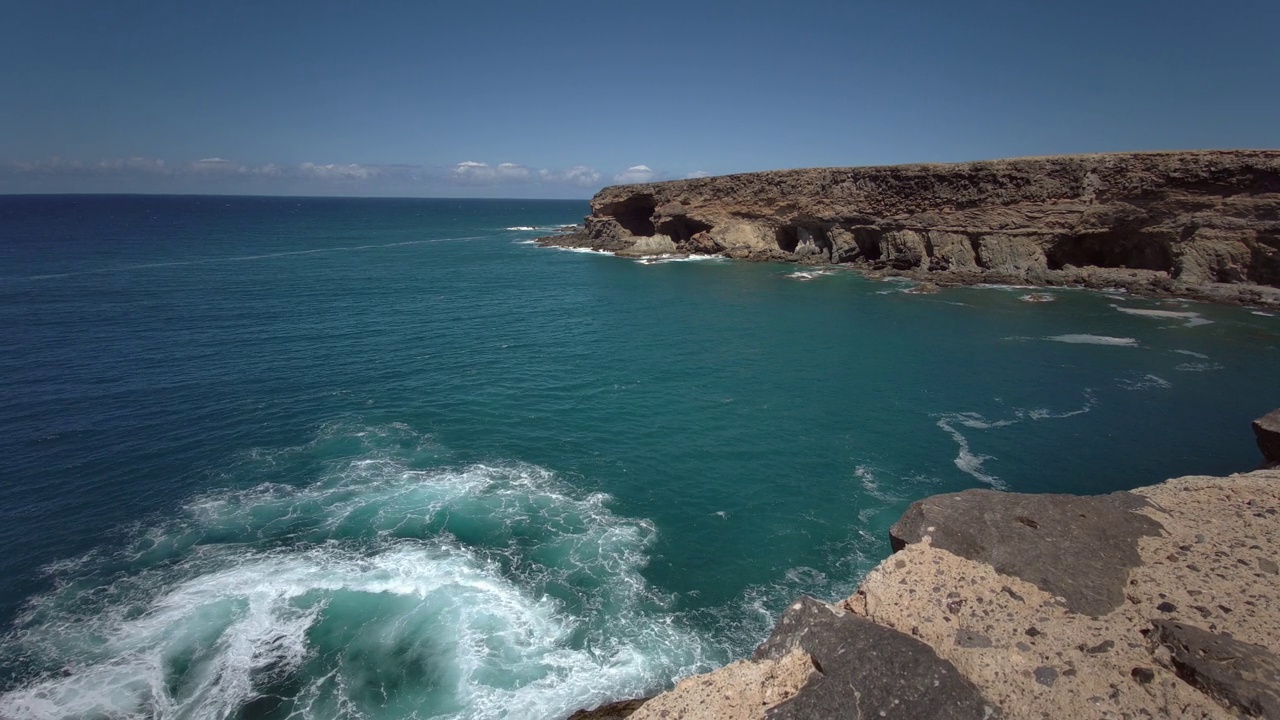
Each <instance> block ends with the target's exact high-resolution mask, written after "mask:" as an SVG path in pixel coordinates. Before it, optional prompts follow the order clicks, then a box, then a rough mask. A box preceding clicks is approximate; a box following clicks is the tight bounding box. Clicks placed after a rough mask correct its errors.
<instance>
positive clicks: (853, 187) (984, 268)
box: [542, 150, 1280, 306]
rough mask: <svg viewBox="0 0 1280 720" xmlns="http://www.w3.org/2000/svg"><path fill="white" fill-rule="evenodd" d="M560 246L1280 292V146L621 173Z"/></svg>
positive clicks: (984, 278)
mask: <svg viewBox="0 0 1280 720" xmlns="http://www.w3.org/2000/svg"><path fill="white" fill-rule="evenodd" d="M542 241H543V242H544V243H545V244H550V245H561V246H568V247H585V248H592V249H596V250H604V251H609V252H615V253H618V254H620V255H630V256H647V255H663V254H682V253H688V254H712V255H724V256H728V257H734V258H743V259H749V260H786V261H793V262H805V263H815V264H826V263H835V264H847V265H850V266H852V267H855V268H859V269H862V270H865V271H869V272H873V273H883V274H894V275H904V276H908V277H914V278H918V279H921V280H929V281H931V282H934V283H936V284H939V285H948V284H977V283H1015V284H1036V285H1048V286H1054V285H1060V286H1068V285H1071V286H1083V287H1121V288H1126V289H1128V290H1130V291H1132V292H1135V293H1141V294H1146V295H1156V296H1179V297H1190V298H1197V299H1204V300H1213V301H1227V302H1238V303H1243V304H1253V305H1266V306H1280V289H1278V288H1280V151H1276V150H1256V151H1250V150H1223V151H1197V152H1161V153H1107V154H1095V155H1072V156H1061V157H1044V158H1020V159H1013V160H994V161H988V162H973V163H960V164H952V165H898V166H892V167H864V168H818V169H809V170H778V171H773V172H761V173H747V174H741V175H726V176H722V177H711V178H699V179H694V180H677V181H671V182H661V183H648V184H641V185H622V186H614V187H607V188H605V189H603V190H601V191H600V192H599V193H598V194H596V196H595V197H594V198H593V199H592V200H591V215H590V216H588V217H587V218H586V221H585V224H584V225H583V226H582V227H581V228H579V229H577V230H576V231H574V232H571V233H566V234H563V235H559V236H555V237H550V238H543V239H542Z"/></svg>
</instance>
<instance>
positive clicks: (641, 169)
mask: <svg viewBox="0 0 1280 720" xmlns="http://www.w3.org/2000/svg"><path fill="white" fill-rule="evenodd" d="M656 174H657V173H655V172H654V171H653V168H650V167H649V166H648V165H632V166H631V167H629V168H627V169H626V170H623V171H622V172H620V173H618V174H617V175H614V176H613V181H614V182H619V183H623V184H627V185H629V184H631V183H643V182H649V181H650V180H652V179H653V177H654V175H656Z"/></svg>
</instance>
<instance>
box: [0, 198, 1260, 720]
mask: <svg viewBox="0 0 1280 720" xmlns="http://www.w3.org/2000/svg"><path fill="white" fill-rule="evenodd" d="M587 210H588V208H587V206H586V203H584V202H580V201H522V200H509V201H507V200H504V201H497V200H415V199H299V198H248V197H161V196H103V197H95V196H66V197H35V196H30V197H23V196H12V197H0V341H2V346H3V352H0V384H2V385H3V393H2V394H0V577H3V578H4V580H5V582H4V583H3V584H2V585H0V633H2V636H0V637H2V639H0V716H3V717H6V718H106V717H112V718H134V717H137V718H317V719H321V718H435V717H441V718H496V717H503V718H557V717H563V716H565V715H567V714H568V713H570V712H572V711H573V710H575V709H578V708H581V707H590V706H594V705H596V704H599V703H601V702H603V701H607V700H614V699H621V698H627V697H634V696H639V695H644V694H648V693H652V692H654V691H657V690H660V689H662V688H664V687H666V686H668V685H670V684H671V683H672V682H673V680H674V679H676V678H679V677H682V676H685V675H688V674H690V673H695V672H700V671H705V670H709V669H712V668H714V667H717V666H719V665H721V664H723V663H725V662H728V661H730V660H732V659H735V658H739V657H743V656H745V655H746V654H748V653H749V652H750V650H751V649H752V647H753V646H754V645H755V644H756V643H758V642H760V641H761V640H762V639H763V638H764V637H765V636H766V635H767V633H768V632H769V629H770V627H771V625H772V622H773V619H774V618H775V617H776V616H777V615H778V613H779V612H780V611H781V609H782V608H783V607H785V605H786V603H787V602H788V601H789V600H791V599H793V598H794V597H796V596H798V595H800V594H810V595H813V596H815V597H818V598H821V599H825V600H835V599H838V598H841V597H843V596H845V595H847V594H848V593H849V592H851V591H852V589H853V588H854V586H855V585H856V584H857V582H858V580H859V578H860V577H861V575H862V574H864V573H865V572H866V571H867V570H869V569H870V568H871V567H873V566H874V565H875V564H876V563H877V562H878V561H879V560H881V559H883V558H884V557H886V556H887V555H888V553H889V544H888V536H887V531H888V528H889V526H890V525H891V524H892V523H893V521H894V520H896V519H897V517H898V516H899V514H900V513H901V512H902V511H903V510H904V509H905V508H906V506H907V505H908V504H909V503H911V502H912V501H913V500H916V499H919V498H921V497H924V496H926V495H930V494H935V493H941V492H950V491H957V490H962V489H965V488H973V487H997V488H1003V489H1009V490H1015V491H1025V492H1072V493H1102V492H1110V491H1114V490H1122V489H1126V488H1132V487H1137V486H1141V485H1147V484H1152V483H1155V482H1159V481H1160V480H1163V479H1165V478H1168V477H1175V476H1178V475H1186V474H1227V473H1231V472H1236V471H1244V470H1249V469H1252V468H1254V467H1255V466H1257V465H1258V463H1259V462H1260V455H1259V454H1258V452H1257V449H1256V448H1255V447H1254V445H1253V440H1252V437H1251V435H1250V433H1249V428H1248V422H1249V420H1251V419H1252V418H1254V417H1256V416H1258V415H1261V414H1263V413H1265V412H1267V411H1269V410H1272V409H1274V408H1275V407H1277V406H1280V380H1277V377H1280V376H1278V375H1277V372H1276V370H1277V367H1280V365H1278V361H1280V318H1276V317H1273V316H1271V315H1268V314H1263V313H1261V312H1259V311H1252V310H1250V309H1248V308H1237V307H1219V306H1204V305H1195V304H1189V303H1183V302H1157V301H1150V300H1143V299H1137V298H1131V297H1128V296H1125V295H1123V294H1109V293H1097V292H1085V291H1077V290H1057V291H1047V292H1048V293H1049V294H1050V295H1051V297H1052V298H1053V301H1052V302H1040V303H1031V302H1026V301H1024V299H1023V298H1024V296H1026V295H1027V294H1028V293H1030V292H1033V291H1032V290H1029V289H1026V288H1007V287H993V288H962V289H949V290H943V291H942V292H939V293H936V294H912V293H907V292H904V291H905V290H906V289H908V288H909V284H908V283H902V282H883V281H876V280H871V279H867V278H863V277H860V276H858V275H856V274H854V273H852V272H846V271H840V270H832V269H822V268H806V267H802V266H796V265H785V264H753V263H745V262H735V261H725V260H708V259H701V260H676V259H672V260H670V261H662V262H638V261H634V260H626V259H621V258H615V257H611V256H608V255H605V254H601V253H591V252H571V251H564V250H558V249H553V248H541V247H537V246H535V245H533V244H532V242H531V241H532V238H534V237H537V236H539V235H544V234H547V233H548V232H549V231H550V229H553V228H555V227H556V226H559V225H563V224H566V223H573V222H576V221H578V220H580V219H581V217H582V216H583V215H584V214H585V213H586V212H587ZM1037 292H1038V291H1037Z"/></svg>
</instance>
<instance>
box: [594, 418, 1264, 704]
mask: <svg viewBox="0 0 1280 720" xmlns="http://www.w3.org/2000/svg"><path fill="white" fill-rule="evenodd" d="M1254 432H1255V433H1256V434H1257V437H1258V445H1259V447H1260V448H1262V450H1263V454H1264V456H1265V457H1266V467H1265V468H1264V469H1262V470H1258V471H1255V472H1250V473H1244V474H1239V475H1232V476H1230V477H1225V478H1216V477H1184V478H1178V479H1176V480H1169V481H1167V482H1164V483H1161V484H1159V485H1153V486H1151V487H1144V488H1138V489H1137V490H1133V491H1131V492H1118V493H1112V494H1110V495H1102V496H1093V497H1084V496H1075V495H1030V494H1020V493H1004V492H995V491H990V490H967V491H964V492H959V493H950V494H946V495H937V496H934V497H929V498H926V499H924V500H921V501H919V502H917V503H915V504H913V505H911V507H910V508H909V509H908V510H907V511H906V513H905V514H904V515H903V516H902V518H901V519H900V520H899V521H898V522H897V523H896V524H895V525H894V526H893V528H892V530H891V531H890V534H891V537H892V541H893V547H894V550H895V552H894V554H893V555H891V556H890V557H889V558H888V559H886V560H885V561H884V562H882V563H880V565H879V566H878V567H877V568H876V569H875V570H873V571H872V572H871V573H870V574H869V575H867V577H866V578H865V579H864V580H863V582H862V584H861V585H860V586H859V588H858V590H857V592H855V593H854V594H853V595H852V596H851V597H849V598H848V599H846V600H844V601H842V602H839V603H836V604H827V603H824V602H820V601H818V600H815V599H813V598H808V597H804V598H800V599H799V600H797V601H795V602H794V603H792V604H791V606H790V607H788V608H787V610H786V612H785V613H784V614H783V616H782V618H781V619H780V620H779V621H778V623H777V626H776V627H775V629H774V631H773V634H772V635H771V636H770V637H769V639H768V640H766V641H765V642H764V644H762V645H761V646H760V647H759V648H757V649H756V652H755V654H754V655H753V656H752V658H751V659H749V660H741V661H738V662H735V663H733V664H731V665H728V666H726V667H723V668H721V669H719V670H716V671H714V672H711V673H708V674H706V675H698V676H694V677H690V678H686V679H685V680H682V681H681V682H680V683H679V684H677V685H676V686H675V688H674V689H672V690H670V691H668V692H665V693H663V694H661V695H658V696H656V697H654V698H650V699H647V700H643V699H641V700H631V701H626V702H623V703H616V704H614V705H609V706H605V707H602V708H598V709H596V710H592V711H583V712H580V713H578V714H576V715H574V719H575V720H586V719H588V718H595V719H603V718H624V717H630V718H631V719H632V720H677V719H679V718H685V719H690V720H693V719H698V720H703V719H707V720H710V719H713V718H714V719H717V720H737V719H746V718H770V719H771V720H774V719H778V720H780V719H783V718H902V719H903V720H918V719H921V718H956V719H960V718H966V719H968V718H973V719H982V718H997V717H1000V718H1035V719H1037V720H1039V719H1043V718H1052V719H1054V720H1057V719H1060V718H1235V717H1242V716H1243V717H1265V718H1280V654H1278V653H1280V565H1278V562H1280V411H1276V412H1273V413H1271V414H1270V415H1267V416H1265V417H1263V418H1260V419H1259V420H1258V421H1256V422H1255V423H1254Z"/></svg>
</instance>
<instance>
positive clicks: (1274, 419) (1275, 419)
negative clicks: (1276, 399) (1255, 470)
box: [1253, 410, 1280, 466]
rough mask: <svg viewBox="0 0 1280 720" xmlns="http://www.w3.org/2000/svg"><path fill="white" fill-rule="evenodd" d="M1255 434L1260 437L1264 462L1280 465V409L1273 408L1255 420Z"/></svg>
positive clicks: (1268, 464)
mask: <svg viewBox="0 0 1280 720" xmlns="http://www.w3.org/2000/svg"><path fill="white" fill-rule="evenodd" d="M1253 434H1254V437H1256V438H1257V439H1258V449H1259V450H1261V451H1262V457H1263V462H1264V463H1265V464H1266V465H1267V466H1276V465H1280V410H1272V411H1271V412H1269V413H1267V414H1266V415H1263V416H1262V417H1260V418H1258V419H1257V420H1254V421H1253Z"/></svg>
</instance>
